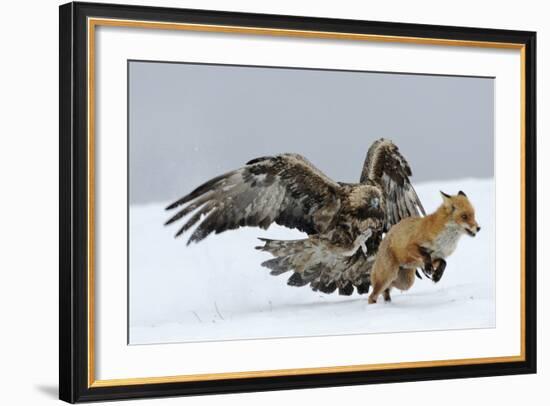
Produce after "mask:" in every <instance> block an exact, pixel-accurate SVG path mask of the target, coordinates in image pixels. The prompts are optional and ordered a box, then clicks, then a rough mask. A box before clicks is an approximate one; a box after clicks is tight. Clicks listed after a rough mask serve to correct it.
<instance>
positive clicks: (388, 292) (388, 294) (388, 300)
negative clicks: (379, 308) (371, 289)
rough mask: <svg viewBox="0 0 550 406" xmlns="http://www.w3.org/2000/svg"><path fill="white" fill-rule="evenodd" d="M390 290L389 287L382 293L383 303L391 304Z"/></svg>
mask: <svg viewBox="0 0 550 406" xmlns="http://www.w3.org/2000/svg"><path fill="white" fill-rule="evenodd" d="M390 289H391V287H389V288H387V289H386V290H385V291H384V301H385V302H391V295H390Z"/></svg>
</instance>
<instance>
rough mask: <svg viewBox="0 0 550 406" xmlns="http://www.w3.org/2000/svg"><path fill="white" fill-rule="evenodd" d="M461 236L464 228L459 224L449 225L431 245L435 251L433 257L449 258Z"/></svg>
mask: <svg viewBox="0 0 550 406" xmlns="http://www.w3.org/2000/svg"><path fill="white" fill-rule="evenodd" d="M461 236H462V230H461V228H460V226H459V225H457V224H449V225H447V226H446V227H445V228H444V229H443V231H442V232H441V234H439V235H438V236H437V238H436V239H435V240H434V241H433V243H432V246H431V247H430V248H431V250H432V251H433V252H432V258H447V257H448V256H449V255H451V254H452V253H453V252H454V251H455V249H456V246H457V245H458V240H459V239H460V237H461Z"/></svg>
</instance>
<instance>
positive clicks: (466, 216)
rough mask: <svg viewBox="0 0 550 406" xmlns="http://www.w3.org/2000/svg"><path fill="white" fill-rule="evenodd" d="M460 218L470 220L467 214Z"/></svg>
mask: <svg viewBox="0 0 550 406" xmlns="http://www.w3.org/2000/svg"><path fill="white" fill-rule="evenodd" d="M460 217H462V220H468V215H467V214H463V215H462V216H460Z"/></svg>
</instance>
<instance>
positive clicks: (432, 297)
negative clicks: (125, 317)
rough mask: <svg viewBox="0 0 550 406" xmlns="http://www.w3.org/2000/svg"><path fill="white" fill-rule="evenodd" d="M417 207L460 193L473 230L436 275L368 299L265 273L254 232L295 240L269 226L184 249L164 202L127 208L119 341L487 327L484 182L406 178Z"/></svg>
mask: <svg viewBox="0 0 550 406" xmlns="http://www.w3.org/2000/svg"><path fill="white" fill-rule="evenodd" d="M415 188H416V191H417V193H418V195H419V196H420V199H421V200H422V202H423V204H424V206H425V208H426V210H427V211H428V212H432V211H434V210H435V209H436V208H437V207H438V206H439V204H440V201H441V197H440V194H439V190H443V191H444V192H446V193H452V194H456V193H457V192H458V190H463V191H464V192H465V193H466V194H467V195H468V197H469V198H470V200H471V201H472V203H473V204H474V206H475V208H476V218H477V221H478V223H479V224H480V226H481V227H482V229H481V231H480V232H479V233H478V235H477V236H476V237H475V238H471V237H468V236H463V237H462V238H461V240H460V241H459V244H458V248H457V250H456V251H455V253H454V254H453V255H452V256H450V257H449V258H448V260H447V269H446V270H445V273H444V275H443V278H442V279H441V281H440V282H439V283H437V284H434V283H433V282H432V281H430V280H428V279H426V278H424V279H422V280H420V279H418V278H417V279H416V281H415V284H414V285H413V287H412V288H411V289H410V290H408V291H406V292H400V291H398V290H395V289H394V290H392V302H390V303H384V302H383V300H382V298H380V300H379V302H378V303H377V304H373V305H368V304H367V300H366V299H367V296H366V295H358V294H357V293H354V294H353V295H352V296H339V295H337V294H336V293H333V294H331V295H326V294H322V293H319V292H313V291H312V290H311V289H310V288H309V287H307V286H306V287H301V288H297V287H290V286H287V285H286V280H287V278H288V277H289V276H290V274H283V275H281V276H271V275H269V270H267V269H266V268H263V267H261V266H260V263H261V262H263V261H265V260H266V259H269V258H271V256H270V255H269V254H267V253H265V252H260V251H257V250H255V249H254V247H255V246H257V245H258V244H259V241H258V240H257V238H258V237H267V238H272V239H296V238H303V236H304V234H302V233H300V232H298V231H296V230H288V229H285V228H283V227H279V226H276V225H274V226H271V227H270V228H269V229H268V230H261V229H257V228H242V229H239V230H235V231H229V232H225V233H222V234H219V235H211V236H209V237H208V238H207V239H206V240H204V241H202V242H200V243H198V244H192V245H190V246H186V241H187V240H186V238H185V236H186V235H187V236H189V235H190V234H186V235H184V236H183V237H184V238H183V239H182V238H178V239H175V238H174V234H175V232H176V231H177V228H178V227H177V225H174V226H171V227H164V226H163V224H164V222H165V221H166V219H167V218H168V213H167V212H166V211H165V210H164V207H165V206H166V205H167V204H168V203H170V202H162V203H158V204H149V205H139V206H138V205H136V206H134V205H132V206H130V250H129V261H130V262H129V278H130V280H129V292H128V294H129V306H130V308H129V324H130V325H129V343H130V344H152V343H169V342H189V341H209V340H233V339H253V338H273V337H297V336H317V335H342V334H365V333H388V332H405V331H426V330H441V329H473V328H492V327H494V326H495V300H494V295H495V292H494V289H495V261H494V255H495V250H494V240H495V228H494V215H493V213H494V181H493V180H492V179H464V180H456V181H445V182H431V183H422V184H417V185H415Z"/></svg>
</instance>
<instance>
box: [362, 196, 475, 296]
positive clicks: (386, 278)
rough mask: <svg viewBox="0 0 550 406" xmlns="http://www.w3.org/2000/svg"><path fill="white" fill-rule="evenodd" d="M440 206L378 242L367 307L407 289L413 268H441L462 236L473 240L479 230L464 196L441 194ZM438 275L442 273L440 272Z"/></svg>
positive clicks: (402, 224) (404, 222)
mask: <svg viewBox="0 0 550 406" xmlns="http://www.w3.org/2000/svg"><path fill="white" fill-rule="evenodd" d="M441 196H442V197H443V204H441V206H440V207H439V208H438V209H437V210H436V211H435V212H434V213H432V214H430V215H428V216H426V217H408V218H405V219H403V220H401V221H400V222H399V223H397V224H396V225H395V226H393V227H392V228H391V229H390V231H389V232H388V233H387V235H386V236H385V237H384V239H383V240H382V242H381V244H380V247H379V248H378V253H377V255H376V260H375V262H374V265H373V268H372V272H371V276H370V278H371V285H372V287H373V290H372V293H371V294H370V296H369V303H376V300H377V299H378V296H379V295H380V294H381V293H384V299H385V300H390V299H391V298H390V289H391V288H392V287H395V288H397V289H400V290H407V289H409V288H410V287H411V286H412V285H413V283H414V279H415V272H416V269H417V268H420V267H423V266H425V265H426V264H428V265H429V266H430V267H431V266H432V264H433V265H434V266H437V267H441V266H443V267H444V266H445V264H446V263H445V258H447V257H448V256H449V255H451V254H452V253H453V252H454V250H455V249H456V246H457V243H458V240H459V238H460V236H462V235H463V234H468V235H470V236H472V237H473V236H475V235H476V233H477V232H478V231H479V230H480V227H479V225H478V224H477V222H476V219H475V211H474V208H473V206H472V204H471V203H470V201H469V200H468V197H467V196H466V195H465V194H464V192H462V191H460V192H458V194H457V195H454V196H449V195H447V194H445V193H443V192H441ZM441 272H442V271H441Z"/></svg>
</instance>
